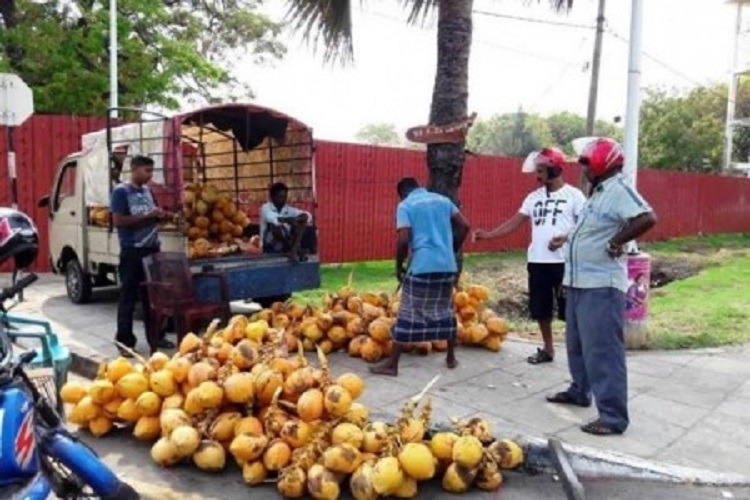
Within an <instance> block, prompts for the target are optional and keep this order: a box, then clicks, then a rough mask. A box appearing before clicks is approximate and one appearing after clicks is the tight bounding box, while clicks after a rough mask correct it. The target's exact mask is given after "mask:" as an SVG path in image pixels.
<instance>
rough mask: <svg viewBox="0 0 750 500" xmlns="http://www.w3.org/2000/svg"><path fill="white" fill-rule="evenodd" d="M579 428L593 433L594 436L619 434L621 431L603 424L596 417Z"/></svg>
mask: <svg viewBox="0 0 750 500" xmlns="http://www.w3.org/2000/svg"><path fill="white" fill-rule="evenodd" d="M581 430H582V431H583V432H586V433H588V434H593V435H594V436H619V435H620V434H622V432H623V431H621V430H619V429H615V428H614V427H611V426H609V425H607V424H605V423H604V422H602V421H601V420H600V419H598V418H597V419H596V420H592V421H591V422H589V423H588V424H586V425H582V426H581Z"/></svg>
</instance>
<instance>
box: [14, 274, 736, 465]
mask: <svg viewBox="0 0 750 500" xmlns="http://www.w3.org/2000/svg"><path fill="white" fill-rule="evenodd" d="M26 299H27V300H26V302H24V303H23V304H21V305H19V306H18V307H17V308H16V309H15V310H14V311H13V312H14V313H19V314H21V313H23V314H35V315H42V316H44V317H46V318H47V319H48V320H50V321H51V322H52V323H53V326H54V329H55V331H56V332H57V334H58V335H59V336H60V338H61V340H62V342H63V343H64V344H65V345H67V346H68V347H69V348H70V349H71V351H73V352H74V353H75V354H76V357H77V358H78V359H79V360H83V361H84V362H85V360H91V359H93V360H94V361H98V360H103V359H106V358H109V357H113V356H115V355H116V354H117V353H116V350H115V348H114V346H113V344H112V339H113V337H114V332H115V316H116V308H117V304H116V292H113V291H109V292H107V291H103V292H99V293H97V294H96V295H95V300H96V302H94V303H92V304H88V305H84V306H76V305H73V304H72V303H70V301H69V300H68V298H67V296H66V295H65V286H64V283H63V281H62V279H60V278H59V277H54V276H44V277H42V279H40V281H39V282H37V284H35V285H34V286H33V287H32V288H30V289H29V290H28V291H27V294H26ZM136 332H137V334H138V336H139V339H140V341H139V347H141V348H142V349H144V350H145V346H146V342H145V339H144V336H143V328H142V323H141V322H136ZM534 349H535V346H533V345H530V344H528V343H525V342H522V341H509V342H507V343H506V344H505V345H504V347H503V350H502V351H501V352H500V353H498V354H492V353H490V352H488V351H485V350H476V349H460V350H459V351H458V356H459V362H460V364H459V366H458V368H456V369H455V370H452V371H449V370H446V369H445V364H444V358H443V357H442V356H439V355H432V356H430V357H426V358H422V357H412V356H405V357H404V358H403V361H402V369H401V374H400V376H399V377H398V378H397V379H390V378H383V377H373V376H371V375H370V374H369V372H368V370H367V365H366V364H365V363H364V362H362V361H361V360H359V359H354V358H350V357H349V356H347V355H345V354H336V355H333V356H332V357H331V365H332V368H333V371H334V373H341V372H343V371H354V372H357V373H359V374H360V375H362V376H363V378H364V379H365V381H366V383H367V391H366V393H365V395H364V396H363V402H364V403H366V404H367V405H369V406H370V407H371V408H373V409H377V411H378V412H380V413H385V414H394V413H396V412H398V411H399V409H400V408H401V406H402V405H403V403H404V402H405V401H406V399H407V398H409V397H411V396H413V395H414V394H415V393H417V392H418V391H419V390H421V389H422V388H423V387H424V386H425V384H427V383H428V382H429V381H430V380H431V379H432V378H433V377H434V376H435V375H436V374H441V375H442V376H441V378H440V380H439V382H438V383H437V385H436V386H435V388H434V389H433V391H432V394H433V395H434V396H433V406H434V418H433V420H434V421H435V422H437V423H441V422H447V421H448V420H449V418H451V417H456V418H465V417H469V416H473V415H477V416H483V417H486V418H487V419H489V420H490V421H491V422H492V423H493V424H494V433H495V434H496V435H499V436H514V435H523V436H536V437H551V436H556V437H559V438H560V439H562V440H563V441H565V442H567V443H571V444H574V445H580V446H588V447H592V448H596V449H600V450H603V451H606V452H616V453H622V454H627V455H632V456H635V457H640V458H643V459H647V460H655V461H664V462H667V463H671V464H675V465H680V466H685V467H694V468H699V469H708V470H711V471H715V472H724V473H735V474H742V475H746V476H750V345H746V346H739V347H726V348H718V349H704V350H691V351H674V352H638V353H631V354H630V355H629V356H628V370H629V395H630V396H629V397H630V411H631V421H632V423H631V427H630V428H629V429H628V431H627V432H626V434H625V435H624V436H619V437H595V436H590V435H587V434H584V433H583V432H581V431H580V430H579V429H578V427H579V426H580V425H581V424H583V423H585V422H587V421H588V420H590V419H591V418H592V417H594V416H595V409H593V408H589V409H579V408H569V407H563V406H558V405H553V404H549V403H546V402H545V401H544V395H545V394H547V393H549V392H554V391H557V390H561V389H564V388H565V387H566V386H567V383H568V381H569V376H568V372H567V363H566V359H565V353H564V347H563V346H559V348H558V355H557V359H556V360H555V362H554V363H550V364H545V365H540V366H531V365H529V364H528V363H527V362H526V357H527V356H528V355H529V354H530V353H531V352H532V351H533V350H534Z"/></svg>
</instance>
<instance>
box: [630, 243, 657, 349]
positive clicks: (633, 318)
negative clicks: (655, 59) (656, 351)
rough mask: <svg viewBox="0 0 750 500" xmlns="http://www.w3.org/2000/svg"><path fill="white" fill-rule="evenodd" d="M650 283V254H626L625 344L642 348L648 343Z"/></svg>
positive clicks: (631, 347) (633, 347)
mask: <svg viewBox="0 0 750 500" xmlns="http://www.w3.org/2000/svg"><path fill="white" fill-rule="evenodd" d="M650 283H651V256H650V255H649V254H647V253H640V252H639V253H635V254H630V255H628V291H627V294H626V298H627V303H626V306H625V307H626V308H625V346H626V347H627V348H628V349H643V348H644V347H646V346H647V345H648V298H649V291H650V290H649V286H650Z"/></svg>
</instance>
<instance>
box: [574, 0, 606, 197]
mask: <svg viewBox="0 0 750 500" xmlns="http://www.w3.org/2000/svg"><path fill="white" fill-rule="evenodd" d="M604 4H605V0H599V12H598V13H597V15H596V38H595V39H594V56H593V58H592V59H591V84H590V86H589V107H588V112H587V113H586V136H587V137H592V136H593V135H594V124H595V123H596V100H597V96H598V93H599V66H600V65H601V59H602V39H603V36H602V35H603V34H604ZM579 184H580V187H581V191H583V192H584V193H586V192H588V181H587V180H586V175H585V174H584V173H583V170H581V179H580V182H579Z"/></svg>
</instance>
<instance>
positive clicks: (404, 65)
mask: <svg viewBox="0 0 750 500" xmlns="http://www.w3.org/2000/svg"><path fill="white" fill-rule="evenodd" d="M352 3H353V4H354V5H355V8H354V13H353V23H354V28H353V30H354V63H353V64H350V65H348V66H345V67H342V66H341V65H333V66H332V65H330V64H325V63H324V62H323V59H322V56H321V55H320V54H316V53H315V52H314V51H313V50H312V49H311V48H310V47H309V46H307V45H306V44H304V43H302V41H301V39H300V38H299V37H298V36H297V35H295V34H293V33H291V32H288V31H285V33H284V35H283V37H282V41H283V42H284V43H285V44H286V45H287V47H288V53H287V55H286V56H285V57H284V59H283V60H281V61H277V62H275V63H273V64H272V65H269V66H262V67H261V66H257V65H253V64H252V63H251V62H250V59H249V58H248V59H247V60H246V61H244V62H243V61H239V64H238V66H237V67H238V69H237V75H238V76H239V77H240V78H241V79H242V80H243V81H245V82H247V83H249V84H250V85H251V86H252V88H253V90H254V92H255V94H256V102H257V103H258V104H261V105H264V106H268V107H271V108H274V109H277V110H279V111H282V112H285V113H287V114H289V115H292V116H294V117H296V118H298V119H300V120H301V121H303V122H305V123H307V124H308V125H310V126H311V127H313V130H314V133H315V136H316V137H318V138H319V139H329V140H338V141H354V138H355V135H356V133H357V132H358V131H359V130H360V129H361V128H362V127H363V126H365V125H367V124H370V123H393V124H395V125H396V127H397V129H398V130H399V132H403V131H405V129H406V128H408V127H411V126H415V125H421V124H425V123H426V122H427V118H428V116H429V106H430V98H431V94H432V85H433V81H434V76H435V59H436V29H435V23H434V22H431V23H428V24H426V25H424V26H412V25H408V24H407V23H406V18H407V12H406V11H405V10H404V8H403V6H402V3H403V2H401V1H399V0H368V1H367V2H362V3H360V2H358V1H353V2H352ZM597 3H598V0H575V4H574V7H573V9H572V10H571V11H570V12H568V13H563V14H560V13H555V12H554V11H552V9H551V8H550V7H549V4H548V3H547V2H546V0H541V1H539V2H536V1H534V0H475V2H474V11H475V12H474V34H473V44H472V50H471V59H470V62H469V65H470V67H469V72H470V74H469V112H476V113H478V115H479V119H486V118H489V117H490V116H492V115H493V114H497V113H504V112H513V111H516V110H518V109H519V107H520V108H523V109H524V110H525V111H527V112H536V113H541V114H543V115H548V114H551V113H554V112H557V111H571V112H574V113H578V114H580V115H584V116H585V115H586V109H587V102H588V92H589V83H590V71H589V70H588V68H589V66H590V61H591V58H592V54H593V45H594V35H595V31H594V29H593V25H594V23H595V18H596V9H597ZM268 4H269V5H267V6H265V7H264V12H266V13H267V14H268V15H270V16H271V17H272V18H273V19H276V20H282V19H283V16H284V14H285V12H286V10H285V7H284V5H285V2H283V1H281V0H273V1H271V2H268ZM643 4H644V17H643V50H644V56H643V61H642V80H641V84H642V88H645V87H653V86H661V87H666V88H673V89H676V90H684V89H687V88H690V87H694V86H697V85H701V84H707V83H713V82H726V81H728V78H729V73H730V68H731V61H732V48H733V43H734V24H735V13H736V8H735V7H734V6H732V5H728V4H726V3H725V2H723V1H722V0H643ZM746 10H747V11H748V13H747V17H748V18H749V19H750V7H748V8H747V9H746ZM486 13H496V14H500V15H501V16H511V17H523V18H532V19H535V20H541V21H546V22H529V21H524V20H519V19H510V18H507V17H496V16H490V15H488V14H486ZM605 17H606V32H605V35H604V43H603V52H602V64H601V71H600V83H599V99H598V106H597V116H598V118H601V119H604V120H607V121H612V120H613V119H614V117H616V116H622V117H623V118H624V114H625V102H626V93H627V64H628V45H627V39H628V37H629V33H630V2H629V1H627V0H608V1H607V5H606V13H605ZM550 22H551V23H566V24H573V25H582V26H584V27H583V28H580V27H571V26H558V25H555V24H549V23H550ZM586 26H590V27H592V28H587V27H586ZM749 27H750V24H749ZM740 48H741V51H740V52H741V56H742V57H741V59H742V62H743V63H744V60H745V57H744V56H745V55H747V56H750V37H748V36H744V35H743V37H742V38H741V43H740ZM748 61H750V57H748Z"/></svg>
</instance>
